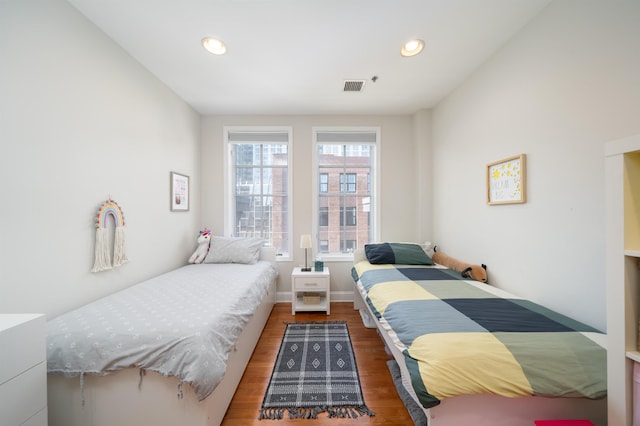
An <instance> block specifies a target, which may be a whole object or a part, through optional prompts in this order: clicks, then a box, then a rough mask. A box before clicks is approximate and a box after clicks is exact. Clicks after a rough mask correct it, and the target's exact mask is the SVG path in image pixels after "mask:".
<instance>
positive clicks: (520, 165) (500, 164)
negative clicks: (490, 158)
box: [487, 154, 527, 205]
mask: <svg viewBox="0 0 640 426" xmlns="http://www.w3.org/2000/svg"><path fill="white" fill-rule="evenodd" d="M525 159H526V156H525V154H520V155H515V156H513V157H509V158H505V159H503V160H499V161H496V162H494V163H491V164H487V204H490V205H494V204H514V203H524V202H526V200H527V199H526V164H525Z"/></svg>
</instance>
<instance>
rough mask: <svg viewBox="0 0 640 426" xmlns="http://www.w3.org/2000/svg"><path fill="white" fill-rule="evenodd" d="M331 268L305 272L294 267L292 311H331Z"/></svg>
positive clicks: (292, 276) (294, 312)
mask: <svg viewBox="0 0 640 426" xmlns="http://www.w3.org/2000/svg"><path fill="white" fill-rule="evenodd" d="M330 284H331V283H330V274H329V268H327V267H326V266H325V267H324V269H323V270H322V271H316V270H313V269H312V270H311V271H309V272H303V271H302V270H301V268H294V270H293V272H292V273H291V313H292V314H293V315H295V314H296V312H297V311H326V312H327V315H329V314H330V311H331V287H330Z"/></svg>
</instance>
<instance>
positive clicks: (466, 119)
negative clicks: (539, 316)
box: [432, 0, 640, 330]
mask: <svg viewBox="0 0 640 426" xmlns="http://www.w3.org/2000/svg"><path fill="white" fill-rule="evenodd" d="M638 22H640V2H637V1H607V2H603V1H597V0H560V1H555V2H553V3H551V4H550V6H548V7H547V8H546V9H545V10H543V12H542V13H541V14H540V15H539V16H538V17H537V18H536V19H535V20H534V21H532V22H531V23H530V24H529V25H528V26H527V27H526V28H525V29H524V30H523V31H522V32H520V33H519V34H518V35H517V36H516V37H515V38H514V39H512V40H511V41H510V43H508V44H507V45H506V46H505V47H504V48H503V49H502V50H501V51H500V52H499V53H498V54H496V55H495V56H494V57H493V58H492V59H491V60H489V61H488V62H487V63H486V64H484V65H483V66H482V67H481V68H480V69H478V70H477V71H476V72H475V73H474V74H473V75H472V77H471V78H470V79H469V80H468V81H467V82H465V83H464V84H463V85H462V86H461V87H460V88H459V89H458V90H457V91H455V92H454V93H453V94H451V95H450V96H449V97H448V98H447V99H445V100H444V101H443V102H441V103H440V104H439V105H438V106H437V108H435V110H434V111H433V117H432V120H433V123H432V124H433V144H434V146H433V155H434V179H433V183H434V202H433V205H434V216H435V221H434V239H435V241H437V242H438V243H440V244H441V248H442V249H443V250H444V251H445V252H448V253H449V254H451V255H454V256H456V257H459V258H461V259H465V260H467V261H470V262H474V263H480V262H482V263H486V264H488V267H489V269H488V270H489V279H490V281H491V282H492V283H493V284H494V285H496V286H499V287H503V288H505V289H508V290H509V291H511V292H513V293H515V294H518V295H521V296H525V297H528V298H530V299H532V300H534V301H537V302H539V303H542V304H543V305H545V306H548V307H551V308H554V309H556V310H558V311H560V312H562V313H564V314H567V315H569V316H572V317H574V318H576V319H578V320H582V321H584V322H586V323H588V324H591V325H593V326H595V327H597V328H599V329H601V330H604V329H605V327H606V320H605V276H604V206H603V203H604V159H603V144H604V143H605V142H606V141H608V140H612V139H617V138H621V137H624V136H628V135H633V134H638V133H640V77H639V76H640V54H639V52H640V25H638ZM520 153H525V154H527V179H528V182H527V199H528V200H527V203H526V204H519V205H506V206H488V205H487V204H486V200H485V199H486V192H485V191H486V189H485V185H486V176H485V173H486V164H487V163H490V162H493V161H496V160H499V159H501V158H505V157H508V156H511V155H515V154H520Z"/></svg>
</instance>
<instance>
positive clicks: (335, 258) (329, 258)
mask: <svg viewBox="0 0 640 426" xmlns="http://www.w3.org/2000/svg"><path fill="white" fill-rule="evenodd" d="M320 260H322V261H323V262H327V263H328V262H352V263H353V253H349V254H325V255H321V256H320Z"/></svg>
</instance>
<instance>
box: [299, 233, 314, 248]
mask: <svg viewBox="0 0 640 426" xmlns="http://www.w3.org/2000/svg"><path fill="white" fill-rule="evenodd" d="M300 248H303V249H310V248H312V246H311V235H309V234H303V235H301V236H300Z"/></svg>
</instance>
